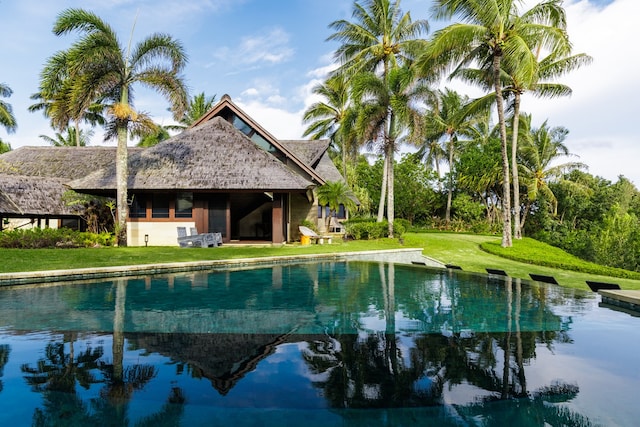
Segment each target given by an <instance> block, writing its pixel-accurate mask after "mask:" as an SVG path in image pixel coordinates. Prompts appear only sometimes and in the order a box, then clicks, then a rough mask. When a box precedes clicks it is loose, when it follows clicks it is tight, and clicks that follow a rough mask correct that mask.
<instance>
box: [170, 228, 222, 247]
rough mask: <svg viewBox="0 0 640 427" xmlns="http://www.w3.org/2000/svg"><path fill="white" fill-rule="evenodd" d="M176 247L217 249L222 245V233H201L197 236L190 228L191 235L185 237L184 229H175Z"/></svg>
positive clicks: (194, 229) (194, 230)
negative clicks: (176, 233) (176, 232)
mask: <svg viewBox="0 0 640 427" xmlns="http://www.w3.org/2000/svg"><path fill="white" fill-rule="evenodd" d="M177 229H178V245H180V247H181V248H188V247H200V248H208V247H214V248H215V247H217V246H220V245H222V233H202V234H199V233H198V230H197V229H196V228H195V227H191V235H190V236H187V229H186V227H177Z"/></svg>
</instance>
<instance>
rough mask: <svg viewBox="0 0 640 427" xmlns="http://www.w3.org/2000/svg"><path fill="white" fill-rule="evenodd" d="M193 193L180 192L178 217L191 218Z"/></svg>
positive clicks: (177, 203) (177, 201)
mask: <svg viewBox="0 0 640 427" xmlns="http://www.w3.org/2000/svg"><path fill="white" fill-rule="evenodd" d="M192 210H193V193H178V196H177V197H176V218H191V216H192V213H191V212H192Z"/></svg>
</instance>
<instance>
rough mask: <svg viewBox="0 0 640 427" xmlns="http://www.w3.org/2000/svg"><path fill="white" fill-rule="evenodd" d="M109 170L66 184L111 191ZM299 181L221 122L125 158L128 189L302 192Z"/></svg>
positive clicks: (113, 175)
mask: <svg viewBox="0 0 640 427" xmlns="http://www.w3.org/2000/svg"><path fill="white" fill-rule="evenodd" d="M115 185H116V171H115V166H111V167H107V168H104V169H102V170H99V171H97V172H94V173H92V174H90V175H88V176H86V177H84V178H80V179H77V180H74V181H72V182H70V183H69V186H70V187H71V188H73V189H76V190H78V191H83V192H92V191H93V192H106V191H111V190H113V189H115ZM312 186H313V183H312V182H310V181H308V180H307V179H305V178H303V177H302V176H300V175H299V174H297V173H295V172H294V171H293V170H291V169H290V168H288V167H287V166H286V165H285V164H283V163H282V162H280V161H279V160H277V159H276V158H275V157H274V156H272V155H270V154H269V153H267V152H266V151H264V150H262V149H261V148H259V147H258V146H257V145H256V144H255V143H254V142H253V141H251V140H250V139H249V138H247V137H246V136H245V135H244V134H243V133H242V132H240V131H238V130H237V129H236V128H235V127H234V126H233V125H231V124H230V123H228V122H227V121H226V120H224V119H223V118H221V117H215V118H213V119H211V120H209V121H208V122H206V123H203V124H201V125H200V126H197V127H195V128H190V129H188V130H186V131H184V132H182V133H181V134H179V135H176V136H174V137H172V138H170V139H168V140H166V141H163V142H161V143H159V144H158V145H156V146H154V147H151V148H148V149H146V150H144V151H142V152H139V153H136V154H133V155H131V156H130V157H129V183H128V187H129V189H130V190H134V191H136V190H137V191H140V190H250V191H291V190H306V189H307V188H309V187H312Z"/></svg>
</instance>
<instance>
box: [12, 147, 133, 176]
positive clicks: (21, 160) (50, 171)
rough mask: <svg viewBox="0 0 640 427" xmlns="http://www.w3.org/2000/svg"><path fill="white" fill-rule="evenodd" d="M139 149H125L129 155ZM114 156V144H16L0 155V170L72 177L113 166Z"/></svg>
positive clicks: (26, 174)
mask: <svg viewBox="0 0 640 427" xmlns="http://www.w3.org/2000/svg"><path fill="white" fill-rule="evenodd" d="M139 151H141V149H140V148H129V154H130V155H131V154H134V153H136V152H139ZM115 159H116V148H115V147H20V148H17V149H15V150H12V151H9V152H7V153H4V154H2V155H0V173H2V174H8V175H25V176H40V177H52V178H65V179H67V180H72V179H77V178H81V177H84V176H86V175H88V174H90V173H91V172H93V171H95V170H96V169H101V168H103V167H107V166H110V165H113V164H114V163H115Z"/></svg>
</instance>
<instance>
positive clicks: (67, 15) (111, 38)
mask: <svg viewBox="0 0 640 427" xmlns="http://www.w3.org/2000/svg"><path fill="white" fill-rule="evenodd" d="M53 31H54V33H55V34H56V35H59V36H60V35H64V34H68V33H71V32H74V31H77V32H78V33H80V35H81V37H80V39H79V40H78V41H76V42H75V43H74V44H73V45H72V46H71V47H70V48H69V50H67V51H66V56H67V61H66V62H65V64H66V65H65V70H66V75H67V76H68V78H66V79H65V80H64V81H65V82H67V83H68V89H69V91H68V95H67V96H68V98H65V99H68V102H67V104H68V105H69V106H71V107H72V108H73V110H72V111H85V110H86V109H88V108H89V107H90V106H91V105H93V104H95V103H96V102H106V101H109V102H110V103H111V104H112V105H111V107H110V108H109V110H108V115H109V116H110V117H111V125H110V126H109V127H108V129H107V136H111V135H112V134H116V135H117V140H118V146H117V150H116V152H117V154H116V181H117V184H116V201H117V214H118V224H117V226H116V231H117V237H118V244H120V245H124V246H126V244H127V231H126V221H127V215H128V212H127V211H128V209H127V182H128V165H127V139H128V131H129V126H130V124H131V123H133V122H136V121H137V120H138V113H137V112H136V111H135V110H134V109H133V106H132V101H133V85H134V84H136V83H140V84H143V85H145V86H146V87H150V88H153V89H155V90H157V91H158V92H159V93H161V94H162V95H163V96H164V97H165V98H167V100H168V101H169V102H170V104H171V109H172V111H173V114H174V118H176V120H178V118H181V117H182V116H183V114H184V112H185V110H186V108H187V89H186V86H185V83H184V81H183V78H182V76H180V74H179V73H180V72H181V71H182V70H183V69H184V66H185V65H186V61H187V57H186V54H185V52H184V48H183V46H182V44H181V43H180V42H178V41H176V40H174V39H173V38H172V37H171V36H169V35H166V34H153V35H151V36H149V37H147V38H145V39H144V40H142V41H141V42H139V43H138V44H136V45H135V46H131V43H129V45H128V46H127V47H126V49H125V48H123V47H122V46H121V45H120V42H119V40H118V38H117V36H116V34H115V33H114V31H113V29H112V28H111V27H110V26H109V25H108V24H107V23H105V22H104V21H103V20H101V19H100V18H99V17H98V16H97V15H95V14H93V13H91V12H88V11H85V10H82V9H67V10H65V11H63V12H62V13H61V14H60V15H59V16H58V18H57V20H56V22H55V24H54V28H53ZM65 86H67V85H65ZM110 131H112V132H110Z"/></svg>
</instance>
